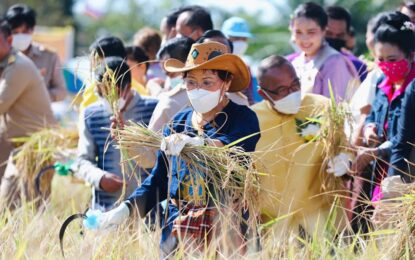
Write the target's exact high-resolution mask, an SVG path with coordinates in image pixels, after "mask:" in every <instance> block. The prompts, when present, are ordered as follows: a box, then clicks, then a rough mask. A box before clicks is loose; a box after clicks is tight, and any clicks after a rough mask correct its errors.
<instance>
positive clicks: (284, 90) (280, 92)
mask: <svg viewBox="0 0 415 260" xmlns="http://www.w3.org/2000/svg"><path fill="white" fill-rule="evenodd" d="M258 87H259V88H260V89H262V90H264V91H266V92H268V93H271V94H274V95H276V96H286V95H288V94H290V93H292V92H295V91H298V90H300V89H301V87H300V79H296V80H295V81H294V82H293V83H292V84H291V86H289V87H279V88H277V89H276V90H270V89H267V88H263V87H261V86H258Z"/></svg>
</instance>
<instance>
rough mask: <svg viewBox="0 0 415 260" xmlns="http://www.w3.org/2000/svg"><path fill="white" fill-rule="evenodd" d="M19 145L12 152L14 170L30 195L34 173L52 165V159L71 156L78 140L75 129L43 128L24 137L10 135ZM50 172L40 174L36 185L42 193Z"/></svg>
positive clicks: (45, 191)
mask: <svg viewBox="0 0 415 260" xmlns="http://www.w3.org/2000/svg"><path fill="white" fill-rule="evenodd" d="M12 141H13V142H14V143H16V144H17V145H19V144H20V145H21V146H20V147H19V148H18V149H17V151H16V152H15V153H14V166H15V167H16V170H17V171H18V173H19V174H18V176H19V178H20V180H19V182H20V183H21V187H24V188H25V193H26V196H27V197H28V198H29V199H33V198H35V197H36V196H37V194H36V190H35V178H36V174H37V173H39V172H40V170H41V169H43V168H44V167H47V166H50V165H53V164H54V163H55V161H62V160H67V159H68V158H71V157H73V155H74V149H75V148H76V146H77V143H78V131H77V130H67V129H63V128H47V129H43V130H41V131H38V132H36V133H33V134H32V135H30V136H28V137H22V138H15V139H12ZM52 178H53V172H50V173H49V174H45V175H44V176H43V177H42V180H41V185H40V188H41V190H42V191H43V194H50V184H51V180H52Z"/></svg>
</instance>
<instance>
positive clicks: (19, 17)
mask: <svg viewBox="0 0 415 260" xmlns="http://www.w3.org/2000/svg"><path fill="white" fill-rule="evenodd" d="M5 18H6V20H7V21H8V23H9V24H10V26H11V28H12V29H15V28H17V27H20V26H22V25H24V24H25V25H26V26H27V27H28V28H34V27H35V25H36V12H35V10H33V9H32V8H30V7H29V6H28V5H25V4H15V5H12V6H11V7H10V8H9V9H8V10H7V12H6V15H5Z"/></svg>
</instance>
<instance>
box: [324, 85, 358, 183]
mask: <svg viewBox="0 0 415 260" xmlns="http://www.w3.org/2000/svg"><path fill="white" fill-rule="evenodd" d="M329 91H330V101H329V105H328V106H326V107H325V109H324V110H323V111H321V113H320V118H319V119H317V120H318V123H319V124H320V126H321V128H320V134H319V136H318V139H319V140H320V142H321V143H322V145H323V157H324V161H323V165H322V167H321V169H322V173H321V174H323V175H324V176H326V177H325V178H324V180H325V182H324V183H323V185H322V189H323V191H332V190H334V189H336V188H338V187H339V185H340V184H341V181H338V180H339V178H333V177H332V175H330V174H327V173H326V168H327V165H328V163H329V161H330V160H332V159H333V158H334V157H335V156H336V155H338V154H339V153H340V152H342V151H344V150H345V149H347V148H348V146H349V145H348V139H347V137H346V135H345V126H349V127H351V126H352V124H351V122H352V115H351V113H350V110H349V109H348V107H347V105H346V103H345V102H337V101H336V98H335V96H334V93H333V89H332V86H331V83H330V81H329ZM351 132H352V131H351V130H350V133H351Z"/></svg>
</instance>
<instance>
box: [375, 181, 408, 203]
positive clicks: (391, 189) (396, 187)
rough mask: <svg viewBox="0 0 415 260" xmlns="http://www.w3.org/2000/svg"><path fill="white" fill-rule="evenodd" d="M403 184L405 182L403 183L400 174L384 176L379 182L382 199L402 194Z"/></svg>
mask: <svg viewBox="0 0 415 260" xmlns="http://www.w3.org/2000/svg"><path fill="white" fill-rule="evenodd" d="M405 185H406V184H404V183H403V181H402V178H401V176H391V177H386V178H385V179H383V181H382V184H381V187H382V195H383V199H391V198H396V197H400V196H402V195H403V192H404V190H405V189H404V188H403V187H404V186H405Z"/></svg>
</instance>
